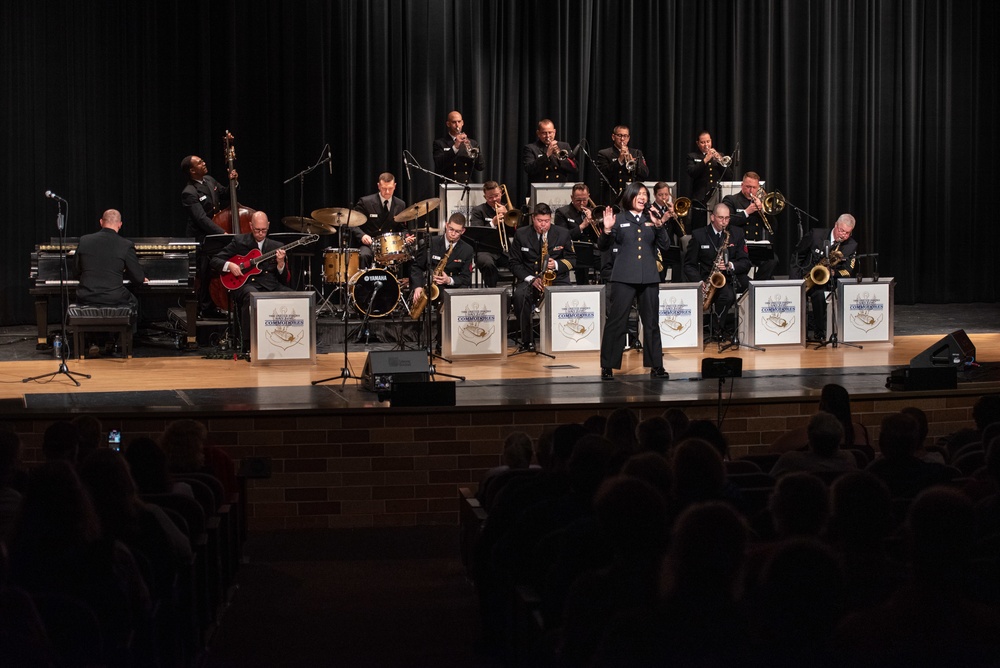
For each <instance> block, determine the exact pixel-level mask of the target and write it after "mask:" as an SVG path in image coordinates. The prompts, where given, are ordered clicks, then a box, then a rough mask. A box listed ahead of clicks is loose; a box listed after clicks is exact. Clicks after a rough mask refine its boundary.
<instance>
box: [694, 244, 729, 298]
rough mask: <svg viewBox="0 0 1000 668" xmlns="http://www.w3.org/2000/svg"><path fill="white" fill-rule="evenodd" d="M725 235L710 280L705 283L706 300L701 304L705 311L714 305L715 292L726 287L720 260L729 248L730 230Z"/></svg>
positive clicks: (713, 262) (716, 255)
mask: <svg viewBox="0 0 1000 668" xmlns="http://www.w3.org/2000/svg"><path fill="white" fill-rule="evenodd" d="M723 235H724V236H723V237H722V245H721V246H719V252H718V253H716V254H715V260H713V261H712V273H711V274H709V276H708V280H707V281H706V282H705V299H704V301H702V303H701V310H703V311H707V310H708V307H709V306H711V305H712V300H713V299H715V291H716V290H718V289H720V288H723V287H725V286H726V275H725V274H723V273H722V272H721V271H719V260H721V259H722V255H723V254H724V253H725V252H726V249H727V248H729V230H726V231H725V232H724V233H723Z"/></svg>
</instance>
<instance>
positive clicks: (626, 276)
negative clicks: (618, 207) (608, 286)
mask: <svg viewBox="0 0 1000 668" xmlns="http://www.w3.org/2000/svg"><path fill="white" fill-rule="evenodd" d="M652 222H653V221H652V219H651V218H650V217H649V214H647V213H646V212H645V211H644V212H643V213H642V214H641V215H640V217H639V220H638V222H637V221H636V218H635V215H633V214H632V213H631V212H630V211H622V212H621V213H619V214H618V216H617V217H615V224H614V227H612V228H611V231H610V232H609V233H607V234H602V235H601V238H600V240H599V241H598V242H597V247H598V248H600V249H601V250H602V251H607V250H610V249H611V248H612V246H613V247H614V249H615V251H617V252H615V254H614V268H612V270H611V280H612V281H615V282H617V283H632V284H635V285H640V284H644V283H659V282H660V272H659V271H657V269H656V250H657V249H659V250H660V251H661V252H663V253H666V252H667V249H669V248H670V235H669V234H668V232H667V228H666V226H663V227H659V228H657V227H653V224H652ZM601 224H602V225H603V222H602V223H601Z"/></svg>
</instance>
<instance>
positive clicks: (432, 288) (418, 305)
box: [410, 241, 458, 320]
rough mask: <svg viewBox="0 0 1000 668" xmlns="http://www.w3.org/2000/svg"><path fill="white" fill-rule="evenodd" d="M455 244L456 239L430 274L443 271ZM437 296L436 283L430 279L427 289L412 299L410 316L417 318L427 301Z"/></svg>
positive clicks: (436, 274) (439, 294)
mask: <svg viewBox="0 0 1000 668" xmlns="http://www.w3.org/2000/svg"><path fill="white" fill-rule="evenodd" d="M457 245H458V242H457V241H456V242H455V243H453V244H452V245H451V248H449V249H448V252H447V253H445V254H444V257H442V258H441V261H440V262H438V263H437V266H436V267H434V273H433V274H432V276H440V275H442V274H443V273H444V268H445V266H446V265H447V264H448V258H449V257H450V256H451V252H452V251H453V250H455V246H457ZM439 296H441V290H440V288H438V286H437V283H435V282H434V281H431V283H430V285H429V286H428V287H427V289H426V290H424V291H423V292H421V293H420V297H418V298H417V299H416V300H414V302H413V306H411V307H410V317H411V318H413V319H414V320H419V319H420V316H421V315H423V312H424V309H425V308H427V302H428V301H437V298H438V297H439Z"/></svg>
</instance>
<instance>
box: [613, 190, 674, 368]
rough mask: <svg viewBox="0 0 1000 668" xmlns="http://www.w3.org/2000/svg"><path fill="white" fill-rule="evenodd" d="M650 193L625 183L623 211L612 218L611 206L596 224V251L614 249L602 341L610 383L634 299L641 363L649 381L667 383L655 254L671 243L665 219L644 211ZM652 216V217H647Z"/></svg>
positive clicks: (650, 211)
mask: <svg viewBox="0 0 1000 668" xmlns="http://www.w3.org/2000/svg"><path fill="white" fill-rule="evenodd" d="M648 204H649V191H648V190H646V186H644V185H642V184H641V183H635V182H633V183H630V184H628V185H627V186H625V191H624V192H623V193H622V205H623V209H624V210H623V211H622V212H621V213H619V214H618V215H617V216H615V214H614V213H613V212H612V211H611V207H607V208H605V209H604V216H603V217H602V220H601V225H602V229H603V230H604V233H603V234H602V235H601V239H600V241H599V242H598V246H599V247H600V249H601V250H608V249H611V248H612V247H614V249H615V250H616V251H617V253H616V257H615V264H614V267H613V268H612V270H611V281H610V282H609V283H608V287H607V290H608V317H607V319H606V320H605V322H604V336H603V337H602V338H601V380H612V379H613V378H614V372H613V371H612V369H620V368H621V367H622V352H623V351H624V350H625V335H626V330H627V329H628V316H629V311H631V310H632V301H633V300H638V303H639V320H640V321H641V322H642V364H643V366H646V367H649V369H650V371H649V375H650V377H652V378H659V379H662V380H666V379H668V378H669V377H670V375H669V374H668V373H667V372H666V371H665V370H664V368H663V344H662V342H661V340H660V323H659V322H658V318H657V315H658V313H659V311H660V273H659V271H658V270H657V269H656V251H657V249H659V250H660V251H661V252H663V253H666V251H667V249H668V248H669V247H670V238H669V236H668V234H667V228H666V227H665V226H664V220H663V219H662V218H661V217H660V216H659V215H658V214H657V213H656V211H655V210H653V209H649V208H648V206H647V205H648ZM651 214H652V215H651Z"/></svg>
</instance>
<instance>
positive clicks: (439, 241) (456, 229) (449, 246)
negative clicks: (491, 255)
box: [410, 213, 473, 303]
mask: <svg viewBox="0 0 1000 668" xmlns="http://www.w3.org/2000/svg"><path fill="white" fill-rule="evenodd" d="M464 232H465V216H464V215H462V214H461V213H453V214H452V215H451V218H449V219H448V222H447V223H446V224H445V226H444V234H441V235H436V236H432V237H431V238H430V241H429V244H430V252H429V253H428V251H427V250H426V249H425V248H421V249H420V250H419V251H418V252H417V253H416V254H415V255H414V257H413V262H412V264H411V265H410V285H412V286H415V287H414V288H413V294H412V297H413V303H416V302H417V301H418V300H420V298H421V296H422V295H423V293H424V290H425V289H427V288H428V287H430V291H431V295H430V299H431V300H433V299H436V297H437V295H436V294H434V293H438V294H439V293H440V290H441V288H467V287H469V286H470V285H471V284H472V255H473V251H472V246H470V245H469V244H467V243H465V242H464V241H462V234H463V233H464ZM428 255H430V257H429V258H428ZM428 266H429V267H430V268H431V270H432V274H431V276H430V281H429V282H428V281H427V277H426V274H427V268H428Z"/></svg>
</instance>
